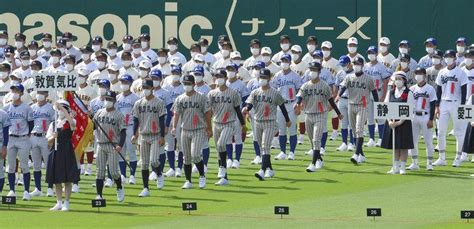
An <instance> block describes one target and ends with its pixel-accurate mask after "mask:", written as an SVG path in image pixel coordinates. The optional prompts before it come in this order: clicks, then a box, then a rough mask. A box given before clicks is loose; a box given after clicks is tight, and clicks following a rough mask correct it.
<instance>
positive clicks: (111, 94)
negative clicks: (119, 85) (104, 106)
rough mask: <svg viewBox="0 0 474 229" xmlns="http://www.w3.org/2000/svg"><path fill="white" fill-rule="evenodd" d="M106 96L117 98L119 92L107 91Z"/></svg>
mask: <svg viewBox="0 0 474 229" xmlns="http://www.w3.org/2000/svg"><path fill="white" fill-rule="evenodd" d="M104 97H105V98H112V99H114V100H115V99H116V98H117V93H115V91H110V90H109V91H106V92H105V95H104Z"/></svg>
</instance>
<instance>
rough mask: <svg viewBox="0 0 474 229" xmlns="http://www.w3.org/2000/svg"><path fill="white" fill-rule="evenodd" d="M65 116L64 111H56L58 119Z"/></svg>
mask: <svg viewBox="0 0 474 229" xmlns="http://www.w3.org/2000/svg"><path fill="white" fill-rule="evenodd" d="M65 117H66V114H64V111H58V118H59V119H64V118H65Z"/></svg>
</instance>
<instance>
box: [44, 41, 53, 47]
mask: <svg viewBox="0 0 474 229" xmlns="http://www.w3.org/2000/svg"><path fill="white" fill-rule="evenodd" d="M51 45H52V43H51V41H45V42H43V46H44V47H45V48H51Z"/></svg>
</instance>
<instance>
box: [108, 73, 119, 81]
mask: <svg viewBox="0 0 474 229" xmlns="http://www.w3.org/2000/svg"><path fill="white" fill-rule="evenodd" d="M116 79H117V74H115V73H109V80H110V81H114V80H116Z"/></svg>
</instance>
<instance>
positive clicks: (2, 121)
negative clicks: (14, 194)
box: [0, 109, 15, 193]
mask: <svg viewBox="0 0 474 229" xmlns="http://www.w3.org/2000/svg"><path fill="white" fill-rule="evenodd" d="M10 126H11V123H10V118H9V117H8V114H7V112H5V111H4V110H2V109H0V131H2V134H1V135H0V138H1V139H0V140H1V141H0V146H1V147H0V148H1V152H0V193H2V192H3V186H4V185H5V170H4V168H3V166H4V163H5V159H6V157H7V146H8V140H9V135H8V132H9V129H10ZM13 178H15V177H13ZM13 182H15V180H13Z"/></svg>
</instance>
